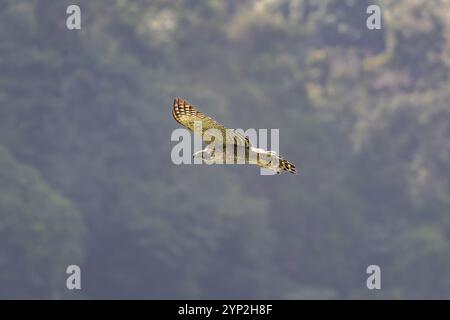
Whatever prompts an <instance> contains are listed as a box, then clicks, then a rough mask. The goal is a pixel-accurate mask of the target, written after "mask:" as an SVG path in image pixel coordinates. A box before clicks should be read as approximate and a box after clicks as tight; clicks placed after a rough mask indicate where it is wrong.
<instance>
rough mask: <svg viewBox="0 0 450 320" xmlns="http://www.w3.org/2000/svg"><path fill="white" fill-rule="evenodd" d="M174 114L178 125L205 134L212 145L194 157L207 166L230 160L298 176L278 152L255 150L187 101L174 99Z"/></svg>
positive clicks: (234, 133) (202, 135) (240, 136)
mask: <svg viewBox="0 0 450 320" xmlns="http://www.w3.org/2000/svg"><path fill="white" fill-rule="evenodd" d="M172 115H173V117H174V119H175V120H176V121H177V122H178V123H180V124H181V125H183V126H185V127H186V128H188V129H189V130H191V131H193V132H194V133H195V134H201V137H202V140H203V141H205V142H207V143H209V145H208V146H207V147H206V148H205V149H203V150H201V151H198V152H196V153H194V155H193V157H201V159H202V160H203V161H205V162H207V163H225V162H226V163H229V162H228V161H233V162H237V163H246V164H255V165H257V166H259V167H262V168H266V169H270V170H272V171H274V172H275V173H277V174H280V173H281V171H283V170H284V171H287V172H290V173H293V174H296V173H297V170H296V168H295V166H294V165H293V164H292V163H290V162H288V161H287V160H285V159H283V158H282V157H281V156H279V155H277V154H276V152H274V151H266V150H263V149H260V148H255V147H253V146H252V144H251V143H250V140H249V139H248V138H247V137H244V136H243V135H241V134H240V133H238V132H236V131H235V130H232V129H227V128H225V127H224V126H223V125H222V124H220V123H219V122H217V121H216V120H214V119H213V118H211V117H209V116H207V115H206V114H204V113H202V112H200V111H198V110H197V108H196V107H194V106H192V105H191V104H189V103H188V102H187V101H185V100H183V99H180V98H175V99H174V101H173V109H172ZM199 124H200V125H201V132H199V130H198V128H199V126H198V125H199ZM210 129H215V132H216V133H218V134H213V135H212V134H211V133H210V132H211V130H210ZM197 131H198V132H197ZM213 131H214V130H213Z"/></svg>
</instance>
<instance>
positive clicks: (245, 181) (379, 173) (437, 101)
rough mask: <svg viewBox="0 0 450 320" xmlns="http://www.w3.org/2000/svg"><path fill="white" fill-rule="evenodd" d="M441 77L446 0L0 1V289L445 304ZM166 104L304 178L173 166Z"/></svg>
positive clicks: (445, 141) (13, 294)
mask: <svg viewBox="0 0 450 320" xmlns="http://www.w3.org/2000/svg"><path fill="white" fill-rule="evenodd" d="M69 4H78V5H80V7H81V18H82V30H81V31H69V30H67V29H66V17H67V15H66V8H67V6H68V5H69ZM370 4H379V5H380V6H381V8H382V14H383V16H382V29H381V30H372V31H371V30H368V29H367V28H366V19H367V17H368V14H366V8H367V7H368V6H369V5H370ZM449 75H450V4H449V1H430V0H383V1H375V0H371V1H362V0H358V1H357V0H354V1H349V0H339V1H338V0H335V1H331V0H292V1H286V0H278V1H276V0H272V1H267V0H262V1H252V0H247V1H238V0H227V1H162V0H161V1H146V0H141V1H131V0H117V1H106V0H105V1H81V0H77V1H56V0H55V1H12V0H11V1H5V0H2V1H0V298H64V299H66V298H68V299H70V298H193V299H195V298H280V299H285V298H286V299H291V298H327V299H329V298H344V299H347V298H370V299H372V298H374V299H376V298H450V161H449V160H450V159H449V157H450V127H449V126H450V89H449V87H450V86H449V82H450V80H449ZM175 96H180V97H182V98H185V99H187V100H188V101H190V102H191V103H192V104H194V105H197V106H199V107H200V109H201V110H202V111H205V112H206V113H207V114H210V115H212V116H214V117H215V118H217V119H218V120H219V121H221V122H222V123H224V124H225V125H227V126H229V127H232V128H237V127H240V128H279V129H280V151H281V153H282V154H283V155H284V156H285V157H286V158H287V159H289V160H290V161H292V162H293V163H295V164H296V165H297V167H298V168H299V171H300V174H299V175H297V176H293V175H288V174H284V175H280V176H261V175H260V173H259V169H258V168H257V167H248V166H206V165H204V166H200V165H196V166H194V165H182V166H175V165H174V164H172V162H171V159H170V151H171V148H172V147H173V146H174V145H175V143H174V142H171V141H170V135H171V132H172V130H173V129H175V128H178V127H179V125H178V124H177V123H176V122H175V121H174V120H173V119H172V115H171V108H172V101H173V98H174V97H175ZM70 264H77V265H80V267H81V270H82V290H81V291H77V292H74V291H69V290H67V289H66V286H65V281H66V277H67V275H66V273H65V271H66V267H67V266H68V265H70ZM370 264H377V265H379V266H380V267H381V272H382V284H381V285H382V289H381V290H378V291H377V290H373V291H369V290H367V288H366V277H367V275H366V268H367V266H368V265H370Z"/></svg>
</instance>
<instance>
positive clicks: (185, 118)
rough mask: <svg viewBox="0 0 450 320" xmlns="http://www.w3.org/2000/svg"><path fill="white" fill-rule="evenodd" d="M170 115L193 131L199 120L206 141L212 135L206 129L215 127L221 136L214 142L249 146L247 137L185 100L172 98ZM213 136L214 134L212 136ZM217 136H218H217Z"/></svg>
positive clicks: (209, 140) (209, 139)
mask: <svg viewBox="0 0 450 320" xmlns="http://www.w3.org/2000/svg"><path fill="white" fill-rule="evenodd" d="M172 115H173V117H174V119H175V120H176V121H177V122H178V123H180V124H182V125H183V126H185V127H186V128H188V129H190V130H192V131H193V132H195V129H194V128H195V127H194V123H195V121H200V122H201V125H202V139H203V140H204V141H206V142H211V138H212V136H211V135H210V134H208V133H207V132H206V131H207V130H208V129H217V130H219V131H220V132H221V134H222V137H221V139H220V141H215V143H222V144H223V145H224V146H226V145H238V146H243V147H246V148H249V147H250V141H249V139H248V138H247V137H244V136H243V135H241V134H239V133H237V132H236V131H234V130H232V129H228V131H229V132H228V135H227V128H226V127H224V126H223V125H222V124H220V123H219V122H217V121H216V120H214V119H213V118H211V117H209V116H207V115H206V114H204V113H202V112H200V111H198V110H197V109H196V107H194V106H192V105H190V104H189V103H188V102H187V101H185V100H183V99H180V98H175V99H174V100H173V109H172ZM214 137H215V136H214ZM217 138H219V137H217Z"/></svg>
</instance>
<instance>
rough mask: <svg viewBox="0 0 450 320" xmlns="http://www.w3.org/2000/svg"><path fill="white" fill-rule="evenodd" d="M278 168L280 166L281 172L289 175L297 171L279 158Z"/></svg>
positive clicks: (290, 164)
mask: <svg viewBox="0 0 450 320" xmlns="http://www.w3.org/2000/svg"><path fill="white" fill-rule="evenodd" d="M279 166H280V169H281V170H285V171H288V172H289V173H292V174H297V169H296V168H295V166H294V165H293V164H292V163H290V162H289V161H287V160H285V159H283V158H280V165H279Z"/></svg>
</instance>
